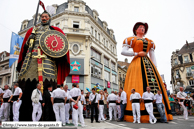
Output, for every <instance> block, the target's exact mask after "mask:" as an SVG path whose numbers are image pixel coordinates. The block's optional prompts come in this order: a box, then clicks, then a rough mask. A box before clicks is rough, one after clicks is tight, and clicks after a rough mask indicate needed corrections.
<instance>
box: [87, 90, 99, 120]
mask: <svg viewBox="0 0 194 129" xmlns="http://www.w3.org/2000/svg"><path fill="white" fill-rule="evenodd" d="M97 97H98V94H97V93H96V90H95V89H94V88H92V93H91V94H90V96H89V101H90V105H91V123H93V119H94V118H93V116H94V110H95V120H96V123H100V122H99V121H98V98H97Z"/></svg>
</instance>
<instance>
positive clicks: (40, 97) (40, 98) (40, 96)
mask: <svg viewBox="0 0 194 129" xmlns="http://www.w3.org/2000/svg"><path fill="white" fill-rule="evenodd" d="M37 90H38V89H37ZM38 93H39V94H40V95H39V100H42V93H41V91H40V90H38Z"/></svg>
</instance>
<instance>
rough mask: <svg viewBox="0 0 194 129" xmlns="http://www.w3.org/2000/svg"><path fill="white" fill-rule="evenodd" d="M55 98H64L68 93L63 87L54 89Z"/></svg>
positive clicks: (53, 95)
mask: <svg viewBox="0 0 194 129" xmlns="http://www.w3.org/2000/svg"><path fill="white" fill-rule="evenodd" d="M51 97H53V98H64V99H65V97H67V95H66V93H65V91H64V90H62V89H61V88H57V89H55V90H54V91H53V93H52V96H51Z"/></svg>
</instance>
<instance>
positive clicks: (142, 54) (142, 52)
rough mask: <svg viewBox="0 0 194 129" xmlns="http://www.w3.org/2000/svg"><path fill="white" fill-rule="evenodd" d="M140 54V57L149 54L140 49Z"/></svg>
mask: <svg viewBox="0 0 194 129" xmlns="http://www.w3.org/2000/svg"><path fill="white" fill-rule="evenodd" d="M138 56H140V57H145V56H147V53H146V52H144V51H140V52H139V53H138Z"/></svg>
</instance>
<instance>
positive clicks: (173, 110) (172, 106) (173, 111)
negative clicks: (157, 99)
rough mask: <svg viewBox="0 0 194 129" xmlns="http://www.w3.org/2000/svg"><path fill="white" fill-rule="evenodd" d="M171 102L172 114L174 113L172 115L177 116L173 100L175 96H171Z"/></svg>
mask: <svg viewBox="0 0 194 129" xmlns="http://www.w3.org/2000/svg"><path fill="white" fill-rule="evenodd" d="M169 101H170V107H171V113H172V115H175V109H174V108H175V101H174V98H173V94H171V95H170V97H169Z"/></svg>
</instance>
